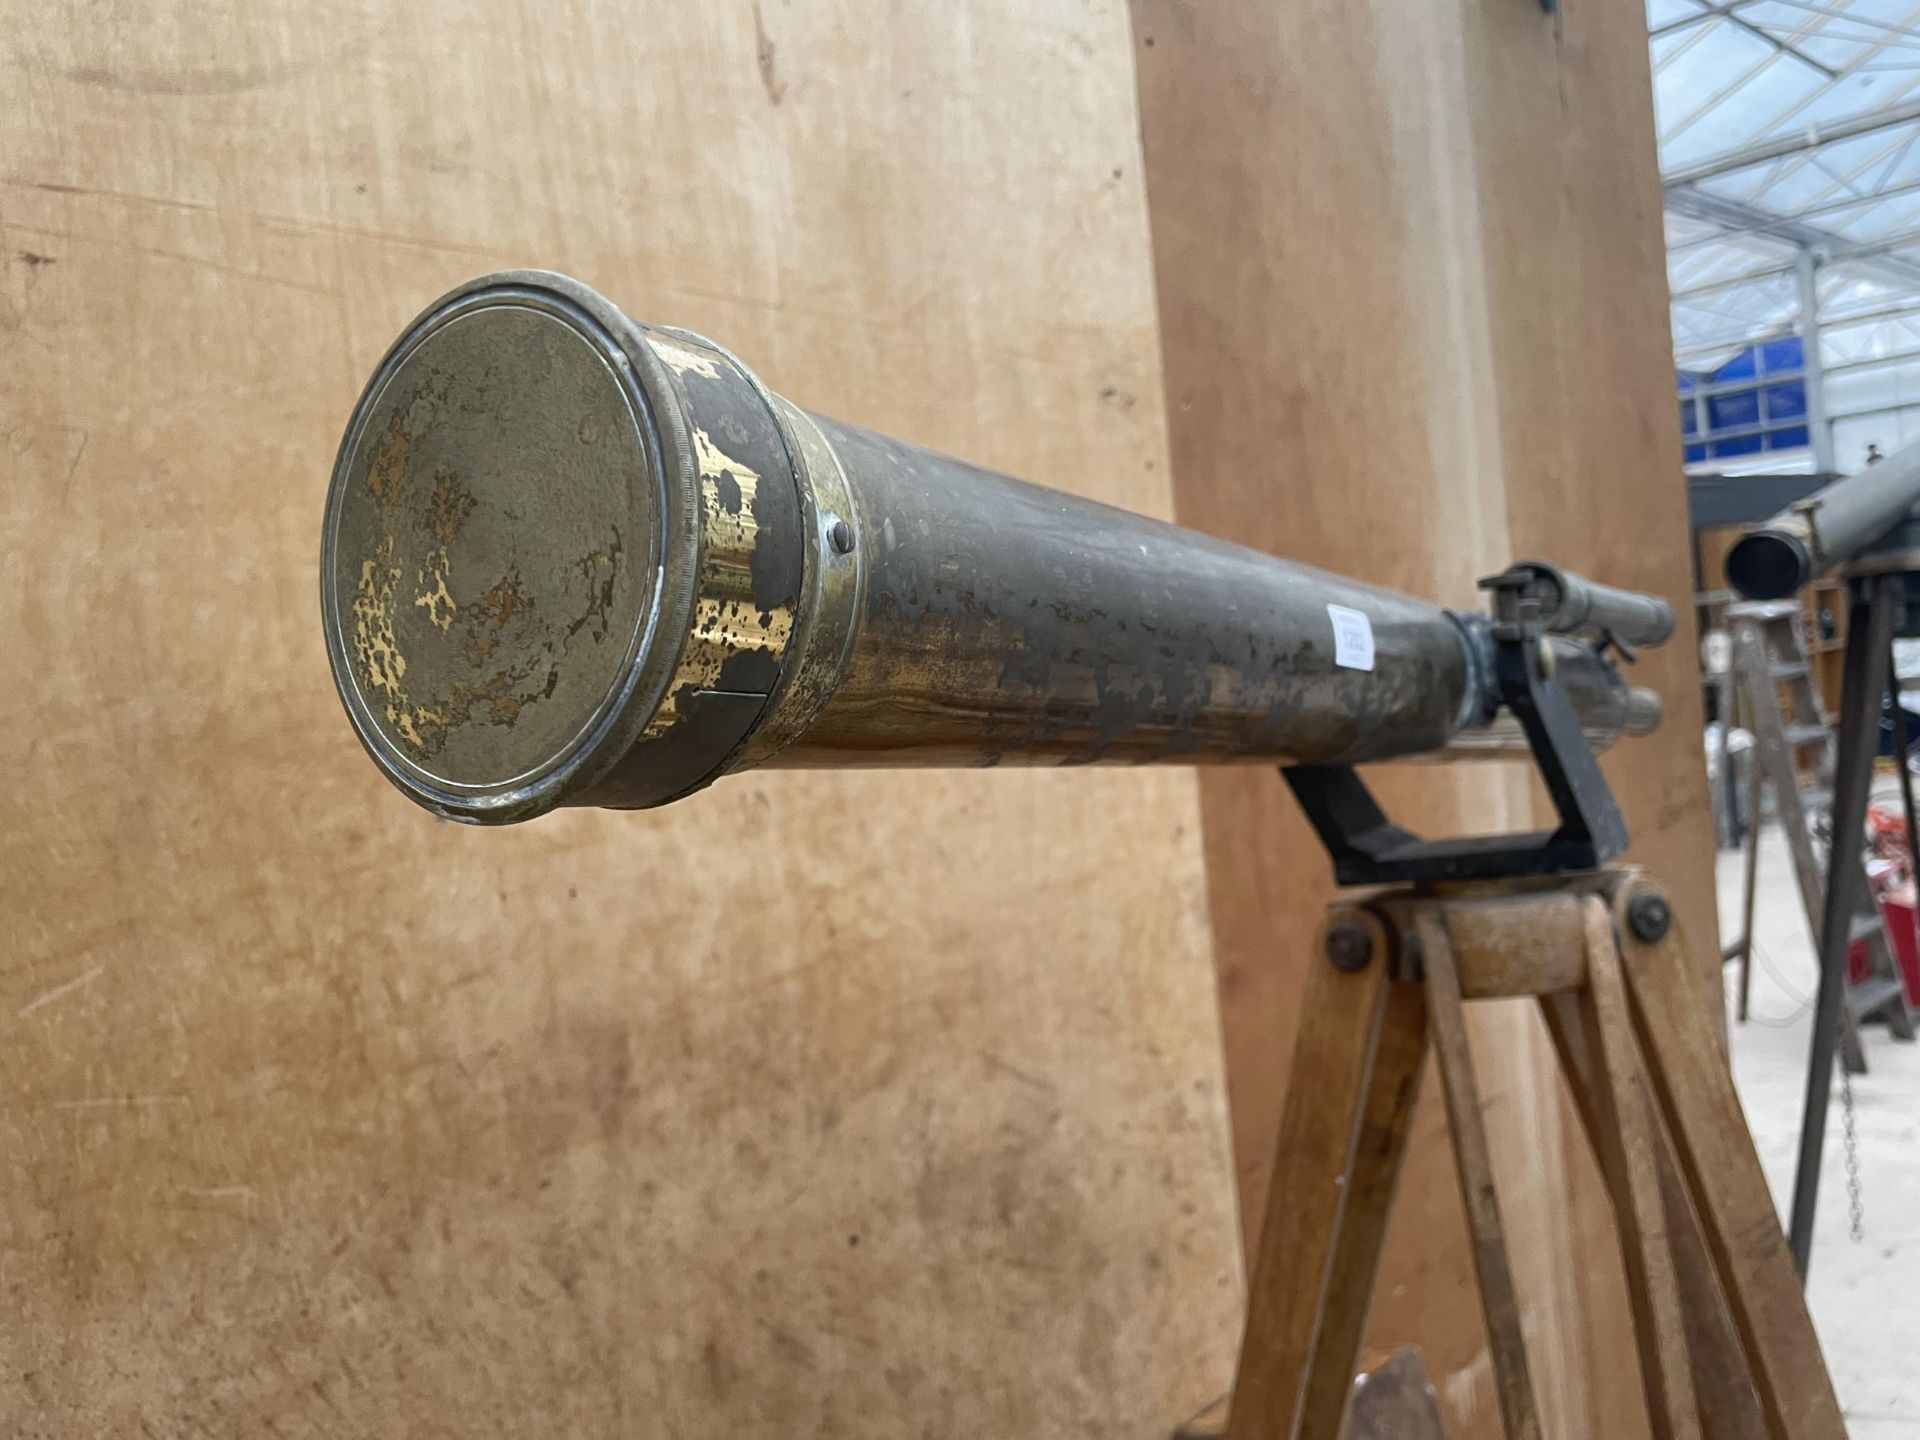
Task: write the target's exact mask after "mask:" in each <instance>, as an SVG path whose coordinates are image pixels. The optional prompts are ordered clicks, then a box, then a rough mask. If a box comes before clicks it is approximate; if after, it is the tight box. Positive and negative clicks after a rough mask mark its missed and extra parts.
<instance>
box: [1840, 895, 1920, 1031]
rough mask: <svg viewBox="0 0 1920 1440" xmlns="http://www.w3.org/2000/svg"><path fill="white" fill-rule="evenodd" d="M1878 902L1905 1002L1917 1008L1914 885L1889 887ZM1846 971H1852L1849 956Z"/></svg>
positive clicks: (1919, 966) (1918, 934)
mask: <svg viewBox="0 0 1920 1440" xmlns="http://www.w3.org/2000/svg"><path fill="white" fill-rule="evenodd" d="M1879 900H1880V919H1881V922H1882V923H1883V924H1885V925H1886V927H1887V938H1888V939H1889V940H1891V941H1892V942H1893V958H1894V959H1895V960H1897V961H1899V962H1900V977H1901V978H1902V979H1903V980H1905V981H1906V982H1907V1000H1908V1002H1909V1003H1911V1004H1914V1005H1920V931H1917V930H1916V929H1915V924H1914V921H1915V914H1914V910H1915V906H1914V896H1913V882H1912V881H1911V880H1907V881H1904V882H1903V883H1901V884H1899V885H1893V886H1889V887H1888V888H1887V890H1886V891H1885V892H1884V893H1882V894H1881V895H1880V896H1879ZM1862 958H1863V959H1864V957H1862ZM1847 969H1848V970H1849V971H1851V970H1852V969H1853V956H1852V955H1848V956H1847Z"/></svg>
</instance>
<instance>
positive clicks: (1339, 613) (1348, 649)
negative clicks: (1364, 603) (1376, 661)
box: [1327, 605, 1373, 670]
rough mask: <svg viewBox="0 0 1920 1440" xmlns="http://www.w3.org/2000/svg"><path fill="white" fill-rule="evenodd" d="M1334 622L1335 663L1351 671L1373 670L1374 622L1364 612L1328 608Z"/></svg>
mask: <svg viewBox="0 0 1920 1440" xmlns="http://www.w3.org/2000/svg"><path fill="white" fill-rule="evenodd" d="M1327 618H1328V619H1329V620H1331V621H1332V622H1333V663H1334V664H1336V665H1344V666H1345V667H1346V668H1347V669H1349V670H1371V669H1373V622H1372V621H1371V620H1369V619H1367V615H1366V612H1365V611H1364V610H1353V609H1349V608H1348V607H1347V606H1345V605H1329V606H1327Z"/></svg>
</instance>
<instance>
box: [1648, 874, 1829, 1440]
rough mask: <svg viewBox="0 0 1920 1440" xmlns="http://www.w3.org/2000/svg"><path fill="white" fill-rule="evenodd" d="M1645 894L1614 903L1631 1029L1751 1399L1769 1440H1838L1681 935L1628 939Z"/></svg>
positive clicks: (1791, 1276) (1774, 1219) (1786, 1259)
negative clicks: (1636, 900)
mask: <svg viewBox="0 0 1920 1440" xmlns="http://www.w3.org/2000/svg"><path fill="white" fill-rule="evenodd" d="M1652 888H1653V887H1651V886H1649V885H1647V884H1646V883H1645V882H1644V881H1635V882H1630V883H1628V884H1626V885H1623V886H1621V887H1620V890H1619V893H1618V894H1617V895H1616V896H1615V898H1614V907H1615V909H1614V913H1615V916H1616V919H1617V921H1618V923H1619V928H1620V937H1621V938H1620V946H1621V958H1622V960H1623V961H1624V963H1625V970H1626V978H1627V993H1628V996H1629V998H1630V999H1631V1001H1632V1014H1633V1024H1634V1028H1635V1030H1636V1032H1637V1035H1638V1038H1639V1041H1640V1049H1641V1053H1642V1055H1643V1056H1644V1057H1645V1062H1646V1069H1647V1078H1648V1079H1649V1080H1650V1081H1651V1082H1652V1088H1653V1093H1654V1096H1655V1098H1656V1099H1657V1100H1658V1101H1659V1105H1660V1110H1661V1112H1662V1115H1663V1116H1664V1118H1665V1120H1666V1122H1667V1125H1668V1128H1669V1129H1670V1131H1671V1133H1672V1136H1673V1142H1674V1148H1675V1150H1676V1151H1677V1152H1678V1158H1679V1161H1680V1170H1681V1173H1682V1175H1683V1176H1684V1177H1685V1179H1686V1186H1687V1190H1688V1193H1689V1197H1690V1198H1691V1200H1692V1202H1693V1206H1694V1209H1695V1211H1696V1212H1697V1213H1698V1215H1699V1218H1700V1225H1701V1228H1702V1229H1703V1230H1704V1231H1705V1233H1706V1239H1707V1250H1708V1253H1709V1254H1710V1255H1711V1256H1712V1257H1713V1266H1714V1270H1715V1272H1716V1274H1717V1276H1718V1278H1719V1281H1720V1288H1721V1290H1722V1292H1723V1293H1724V1295H1725V1297H1726V1303H1727V1308H1728V1310H1729V1311H1730V1312H1731V1314H1732V1316H1733V1324H1734V1330H1735V1332H1736V1333H1737V1334H1738V1335H1739V1337H1740V1347H1741V1349H1742V1350H1743V1351H1744V1352H1745V1354H1746V1361H1747V1369H1748V1372H1749V1373H1750V1375H1751V1376H1752V1378H1753V1382H1754V1386H1755V1389H1756V1390H1757V1391H1758V1393H1759V1396H1760V1405H1761V1409H1762V1411H1763V1412H1764V1414H1765V1415H1766V1419H1767V1433H1768V1434H1769V1435H1770V1436H1771V1437H1773V1440H1845V1436H1846V1428H1845V1425H1844V1423H1843V1421H1842V1420H1841V1416H1840V1404H1839V1401H1838V1400H1837V1399H1835V1397H1834V1393H1833V1381H1832V1379H1831V1378H1830V1377H1829V1376H1828V1374H1827V1367H1826V1364H1825V1362H1824V1361H1823V1360H1822V1358H1821V1355H1820V1342H1819V1338H1818V1337H1817V1336H1816V1335H1815V1334H1814V1329H1813V1319H1812V1317H1811V1316H1810V1315H1808V1313H1807V1303H1806V1297H1805V1296H1804V1295H1803V1294H1802V1293H1801V1291H1800V1282H1799V1276H1798V1275H1797V1274H1796V1273H1795V1271H1794V1268H1793V1259H1792V1256H1791V1255H1789V1254H1788V1251H1787V1246H1786V1239H1785V1236H1783V1235H1782V1234H1781V1231H1780V1219H1779V1216H1778V1215H1777V1214H1776V1212H1775V1211H1774V1208H1773V1197H1772V1196H1771V1195H1770V1194H1769V1193H1768V1191H1767V1179H1766V1175H1765V1174H1764V1173H1763V1172H1762V1170H1761V1168H1760V1157H1759V1155H1758V1154H1757V1153H1755V1151H1754V1148H1753V1137H1752V1135H1751V1134H1750V1133H1749V1132H1748V1130H1747V1125H1746V1118H1745V1116H1744V1115H1742V1113H1741V1111H1740V1097H1739V1096H1738V1095H1737V1094H1736V1093H1735V1092H1734V1088H1733V1075H1732V1072H1731V1071H1730V1070H1729V1069H1728V1068H1727V1063H1726V1060H1725V1058H1724V1053H1723V1052H1722V1050H1721V1048H1720V1044H1719V1040H1718V1037H1717V1036H1716V1035H1715V1033H1714V1029H1713V1025H1712V1021H1711V1020H1710V1019H1709V1018H1708V1016H1707V1015H1706V1013H1705V1012H1704V1011H1703V1009H1702V1008H1701V1005H1700V1000H1699V996H1698V994H1697V992H1696V991H1695V989H1694V986H1693V982H1692V980H1691V977H1690V975H1689V973H1688V972H1689V970H1690V961H1689V959H1688V957H1687V953H1686V946H1685V944H1684V943H1683V941H1682V939H1681V936H1680V929H1679V926H1678V924H1677V923H1676V924H1673V925H1671V926H1670V927H1669V928H1668V929H1667V931H1666V933H1665V934H1664V936H1662V937H1661V938H1660V939H1658V940H1655V941H1652V942H1646V941H1642V940H1640V939H1638V938H1637V937H1636V936H1635V934H1634V931H1633V926H1632V923H1631V919H1630V915H1629V911H1630V904H1631V901H1632V899H1633V897H1634V895H1635V894H1636V893H1637V892H1645V891H1650V890H1652Z"/></svg>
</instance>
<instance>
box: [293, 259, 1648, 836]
mask: <svg viewBox="0 0 1920 1440" xmlns="http://www.w3.org/2000/svg"><path fill="white" fill-rule="evenodd" d="M322 549H323V553H322V564H321V590H322V594H321V600H322V609H323V612H324V617H325V624H326V629H327V642H328V649H329V656H330V659H331V661H332V665H333V671H334V678H335V681H336V684H337V685H338V687H339V689H340V693H341V696H342V698H343V700H344V702H345V704H346V708H347V712H348V715H349V717H350V718H351V719H352V722H353V724H354V727H355V729H356V731H357V732H358V734H359V736H360V739H361V741H362V743H363V744H364V745H365V746H366V748H367V750H368V752H369V754H370V755H372V757H373V758H374V760H375V761H376V762H377V763H378V764H379V766H380V768H381V769H382V770H383V771H384V772H385V773H386V774H387V775H388V777H389V778H390V779H391V780H393V781H394V782H395V783H396V784H397V785H398V786H399V787H400V788H401V789H402V790H403V791H405V792H406V793H407V794H408V795H409V796H411V797H412V798H413V799H414V800H416V801H418V802H419V803H421V804H422V805H425V806H427V807H428V808H429V809H431V810H433V811H435V812H436V813H438V814H441V815H444V816H447V817H450V818H454V819H461V820H470V821H478V822H483V823H499V822H505V821H512V820H520V819H526V818H529V817H531V816H533V815H536V814H539V813H541V812H543V811H545V810H547V809H550V808H552V807H553V806H555V805H559V804H576V805H605V806H613V807H618V808H637V807H642V806H649V805H657V804H662V803H665V802H667V801H670V800H673V799H676V798H679V797H681V796H683V795H686V794H688V793H690V792H691V791H694V790H697V789H699V788H700V787H702V786H703V785H705V784H707V783H709V782H710V781H712V780H713V779H715V778H717V777H718V776H720V775H723V774H728V773H732V772H735V771H739V770H745V769H749V768H752V767H755V766H763V765H769V766H793V767H799V766H812V767H844V766H956V765H958V766H992V765H1002V764H1008V765H1011V764H1090V763H1150V762H1170V763H1186V764H1203V763H1228V762H1236V761H1246V762H1261V763H1267V764H1286V763H1340V762H1357V761H1368V760H1384V759H1391V758H1396V757H1401V756H1414V755H1420V754H1425V753H1429V752H1434V751H1438V750H1441V749H1442V748H1443V747H1446V746H1447V745H1449V743H1450V742H1452V741H1454V740H1455V739H1456V737H1462V736H1465V737H1469V738H1470V737H1471V736H1472V735H1474V734H1475V733H1478V731H1479V729H1480V727H1485V726H1487V725H1488V724H1489V723H1490V722H1491V721H1492V720H1493V719H1494V715H1493V704H1492V696H1493V694H1494V688H1493V684H1494V682H1493V677H1492V675H1491V673H1490V662H1489V656H1490V654H1491V648H1490V647H1491V642H1490V639H1489V635H1488V630H1487V627H1488V622H1487V621H1486V619H1485V618H1484V617H1482V616H1478V615H1464V616H1463V615H1455V614H1453V613H1451V612H1448V611H1444V610H1442V609H1440V608H1439V607H1437V606H1434V605H1431V604H1428V603H1426V602H1424V601H1420V600H1415V599H1412V598H1409V597H1407V596H1404V595H1400V594H1396V593H1394V592H1392V591H1388V590H1383V589H1379V588H1376V587H1374V586H1371V585H1365V584H1361V583H1359V582H1357V581H1353V580H1348V579H1344V578H1342V577H1339V576H1336V575H1331V574H1327V573H1324V572H1322V571H1318V570H1314V569H1310V568H1308V567H1306V566H1302V565H1296V564H1291V563H1288V562H1286V561H1282V560H1279V559H1276V558H1275V557H1273V556H1270V555H1264V554H1260V553H1258V552H1255V551H1252V550H1247V549H1244V548H1242V547H1239V546H1236V545H1230V544H1228V543H1226V542H1224V541H1221V540H1216V539H1212V538H1209V537H1207V536H1204V535H1199V534H1196V533H1194V532H1192V531H1188V530H1183V529H1180V528H1178V527H1176V526H1173V525H1169V524H1165V523H1163V522H1160V521H1157V520H1151V519H1147V518H1145V517H1142V516H1139V515H1133V514H1129V513H1127V512H1125V511H1121V510H1116V509H1113V508H1111V507H1109V506H1106V505H1101V504H1098V503H1095V502H1093V501H1089V500H1083V499H1079V498H1076V497H1074V496H1070V495H1066V494H1062V493H1060V492H1057V491H1053V490H1047V489H1042V488H1040V487H1038V486H1035V485H1030V484H1027V483H1024V482H1022V481H1019V480H1014V479H1010V478H1009V477H1007V476H1004V475H999V474H995V473H993V472H991V471H987V470H983V469H980V468H978V467H975V466H972V465H968V464H966V463H964V462H961V461H958V460H953V459H949V458H947V457H945V456H941V455H936V454H933V453H931V452H929V451H926V450H922V449H919V448H917V447H915V446H912V445H909V444H906V443H904V442H902V441H899V440H894V439H890V438H888V437H886V436H883V435H878V434H874V433H872V432H870V431H866V430H861V429H858V428H856V427H854V426H851V425H846V424H842V423H840V422H838V421H833V420H829V419H825V418H823V417H820V416H816V415H812V414H809V413H808V412H806V411H804V410H801V409H799V408H798V407H796V406H794V405H792V404H790V403H788V402H787V401H786V400H784V399H782V398H781V397H779V396H777V395H775V394H773V393H772V392H770V391H769V390H767V389H766V388H765V387H764V386H763V385H762V384H761V383H760V382H759V381H758V380H757V379H756V378H755V377H754V376H753V375H752V374H750V373H749V372H748V371H747V370H746V369H745V367H744V366H742V365H741V364H740V363H739V362H738V361H737V360H735V359H734V358H733V357H732V356H731V355H729V354H728V353H727V352H726V351H724V350H722V349H720V348H719V347H718V346H716V345H714V344H713V343H711V342H710V341H706V340H703V339H701V338H699V337H697V336H694V335H690V334H688V333H686V332H683V331H674V330H664V329H657V328H650V327H644V326H641V325H638V324H636V323H634V322H633V321H631V320H629V319H628V318H627V317H626V316H624V315H623V314H622V313H621V312H620V311H619V310H617V309H616V308H615V307H614V306H613V305H611V304H610V303H609V302H608V301H606V300H605V299H603V298H602V297H601V296H599V295H598V294H597V293H595V292H594V291H592V290H590V289H589V288H587V287H586V286H584V285H581V284H579V283H577V282H575V281H572V280H568V279H566V278H565V277H561V276H557V275H551V274H547V273H544V272H538V271H514V272H507V273H503V274H500V275H495V276H489V277H486V278H484V279H481V280H477V281H475V282H473V283H471V284H469V285H467V286H463V287H462V288H460V289H459V290H456V291H454V292H453V293H452V294H450V295H448V296H446V297H444V298H443V299H442V300H441V301H439V302H438V303H436V304H435V305H434V306H432V307H431V308H429V309H428V310H427V311H426V312H425V313H424V314H423V315H422V316H421V317H420V318H419V319H418V320H417V321H416V322H415V323H414V324H413V325H412V326H411V327H410V328H409V329H408V330H407V331H406V333H405V334H404V335H403V336H402V337H401V339H400V340H399V342H398V343H397V344H396V345H395V346H394V348H393V349H392V350H391V351H390V352H389V353H388V355H387V356H386V358H385V360H384V361H383V362H382V364H381V366H380V368H379V370H378V371H377V372H376V373H375V375H374V377H373V379H372V380H371V381H370V382H369V384H368V387H367V389H366V392H365V393H364V394H363V396H362V397H361V400H360V402H359V405H358V406H357V408H356V410H355V412H354V415H353V418H352V421H351V422H350V424H349V427H348V429H347V433H346V436H345V438H344V440H343V441H342V445H341V449H340V454H339V458H338V460H337V462H336V465H335V469H334V474H333V482H332V486H331V489H330V491H329V496H328V504H327V515H326V527H325V532H324V539H323V547H322ZM1616 593H1617V592H1616ZM1551 644H1552V647H1553V660H1552V663H1553V664H1554V665H1555V666H1556V667H1558V669H1559V671H1560V673H1561V674H1562V676H1563V677H1564V678H1565V679H1566V680H1567V681H1568V692H1569V694H1570V695H1571V696H1572V697H1573V699H1574V703H1575V708H1576V710H1577V712H1578V713H1579V715H1580V718H1581V721H1582V724H1583V726H1584V727H1585V728H1586V730H1587V732H1588V734H1589V736H1590V737H1591V738H1593V739H1594V740H1595V742H1596V743H1598V744H1605V743H1608V742H1610V741H1611V740H1612V739H1614V738H1617V736H1618V735H1620V734H1621V733H1626V732H1628V731H1634V730H1640V729H1646V728H1650V726H1651V721H1652V718H1653V717H1652V716H1651V715H1650V714H1649V713H1648V709H1647V697H1645V696H1644V695H1642V694H1640V693H1639V692H1630V691H1629V690H1628V689H1627V687H1626V685H1625V684H1624V682H1623V681H1622V680H1621V679H1620V676H1619V673H1618V672H1617V671H1616V670H1615V669H1614V668H1613V666H1612V665H1611V664H1609V663H1608V662H1607V661H1605V660H1604V659H1602V658H1601V657H1600V656H1598V655H1597V654H1595V653H1594V651H1593V650H1592V649H1590V648H1588V647H1585V646H1582V645H1579V644H1576V643H1574V642H1572V641H1569V640H1564V639H1556V640H1554V641H1552V642H1551ZM1489 733H1490V734H1491V733H1492V732H1489ZM1490 743H1495V742H1490Z"/></svg>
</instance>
